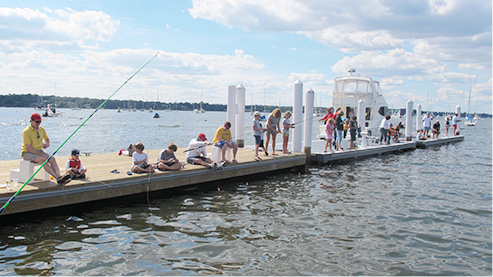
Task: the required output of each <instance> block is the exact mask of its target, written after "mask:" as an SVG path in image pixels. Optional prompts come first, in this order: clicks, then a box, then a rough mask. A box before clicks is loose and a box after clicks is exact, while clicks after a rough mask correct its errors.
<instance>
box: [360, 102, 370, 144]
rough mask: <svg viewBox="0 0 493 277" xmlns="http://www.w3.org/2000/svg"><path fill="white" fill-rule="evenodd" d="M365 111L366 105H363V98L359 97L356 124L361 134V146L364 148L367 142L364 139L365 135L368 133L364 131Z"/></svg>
mask: <svg viewBox="0 0 493 277" xmlns="http://www.w3.org/2000/svg"><path fill="white" fill-rule="evenodd" d="M365 113H366V106H365V101H363V99H360V100H359V101H358V126H359V128H360V130H361V131H360V134H361V148H366V147H367V146H368V142H367V141H366V135H367V134H368V133H367V132H366V124H365V122H366V120H365V117H366V116H365Z"/></svg>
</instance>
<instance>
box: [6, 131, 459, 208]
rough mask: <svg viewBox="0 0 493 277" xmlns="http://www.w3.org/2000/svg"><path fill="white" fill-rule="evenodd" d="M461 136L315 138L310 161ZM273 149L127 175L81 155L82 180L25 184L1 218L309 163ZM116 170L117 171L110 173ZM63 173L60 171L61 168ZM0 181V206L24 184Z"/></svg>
mask: <svg viewBox="0 0 493 277" xmlns="http://www.w3.org/2000/svg"><path fill="white" fill-rule="evenodd" d="M463 140H464V136H454V137H444V138H439V139H429V140H426V141H401V142H400V143H392V144H390V145H372V146H368V147H366V148H358V149H354V150H350V149H348V150H345V151H337V152H335V153H333V154H332V153H324V152H323V146H324V145H325V141H322V140H319V141H313V142H312V153H311V156H310V158H311V160H310V163H311V164H314V165H325V164H335V163H340V162H345V161H351V160H359V159H363V158H369V157H375V156H379V155H384V154H390V153H396V152H402V151H412V150H414V149H416V148H421V147H431V146H438V145H444V144H449V143H454V142H459V141H463ZM208 148H209V147H208ZM277 149H280V148H277ZM184 150H185V149H184V148H179V149H178V151H177V152H176V153H175V154H176V156H177V158H178V159H179V160H180V161H185V159H186V158H185V153H184ZM208 150H210V149H208ZM320 150H322V151H320ZM160 151H161V149H155V150H145V152H146V153H147V154H148V156H149V161H150V163H154V162H155V161H156V158H157V156H158V154H159V152H160ZM82 152H84V151H82ZM277 153H279V155H278V156H272V155H269V156H265V155H264V154H263V153H262V152H259V156H260V157H261V158H262V159H263V160H262V161H258V162H257V161H255V160H254V159H253V149H251V148H240V149H239V150H238V154H237V160H238V163H235V164H229V165H227V166H226V167H225V168H223V169H222V170H213V169H208V168H205V167H203V166H199V165H189V164H187V165H185V167H184V168H183V169H182V170H179V171H159V170H156V172H155V173H150V174H136V173H132V175H127V172H129V171H130V168H131V164H132V158H131V157H130V156H119V155H118V153H94V154H91V155H88V156H81V161H82V165H83V166H84V168H87V169H88V172H87V178H86V179H77V180H72V181H71V182H70V183H68V184H67V185H65V186H58V185H57V184H56V182H55V181H54V180H52V181H40V182H32V183H29V184H27V185H26V186H25V187H24V189H23V190H22V192H21V193H19V194H18V195H17V197H16V198H15V200H14V201H13V202H12V203H11V204H10V205H9V206H8V207H7V208H6V209H5V210H4V211H3V212H2V213H1V214H0V216H8V215H13V214H18V213H26V212H32V211H39V210H41V209H47V208H59V207H64V206H69V205H75V204H83V203H89V202H93V201H101V200H105V199H112V198H118V197H125V196H132V195H139V194H144V193H150V192H156V191H164V190H167V189H172V188H178V187H187V186H192V185H195V186H200V185H201V184H205V183H209V182H227V181H228V180H232V179H242V178H243V179H245V180H246V181H248V180H249V179H248V178H251V177H252V176H255V175H257V176H258V175H263V174H272V173H273V172H276V171H283V170H295V169H300V170H303V169H304V167H305V166H306V165H307V158H306V155H305V154H296V153H292V154H289V155H282V154H280V152H277ZM68 158H69V157H68V156H60V157H56V159H57V162H58V165H59V166H60V167H61V168H63V167H64V165H65V162H66V161H67V159H68ZM19 161H20V160H19V159H18V160H9V161H0V180H5V179H7V178H8V177H9V175H10V170H11V169H16V168H18V167H19ZM115 170H116V171H118V172H119V173H111V172H112V171H115ZM64 171H65V170H64V169H62V172H64ZM2 185H3V186H2ZM2 185H0V205H2V206H3V205H4V204H5V203H6V202H7V201H8V199H9V198H10V197H11V196H12V195H13V194H14V193H15V192H16V191H17V190H18V189H19V188H20V186H22V184H20V183H19V185H18V187H13V188H12V189H13V190H12V191H8V190H7V189H6V188H5V185H4V184H2Z"/></svg>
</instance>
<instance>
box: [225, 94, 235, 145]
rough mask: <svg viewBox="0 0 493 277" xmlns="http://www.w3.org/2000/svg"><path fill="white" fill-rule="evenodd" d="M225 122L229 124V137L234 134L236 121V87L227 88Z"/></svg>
mask: <svg viewBox="0 0 493 277" xmlns="http://www.w3.org/2000/svg"><path fill="white" fill-rule="evenodd" d="M226 120H227V121H229V122H231V129H230V130H231V135H232V136H233V135H234V134H236V133H235V129H236V126H235V123H236V122H235V121H236V87H235V86H228V113H227V117H226Z"/></svg>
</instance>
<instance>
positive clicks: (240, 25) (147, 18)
mask: <svg viewBox="0 0 493 277" xmlns="http://www.w3.org/2000/svg"><path fill="white" fill-rule="evenodd" d="M0 3H1V4H0V94H9V93H14V94H24V93H38V94H42V95H53V94H55V92H56V95H57V96H84V97H91V98H101V99H103V98H106V97H107V96H109V95H110V94H111V93H112V92H114V91H115V90H116V89H117V88H118V87H119V86H120V85H121V84H122V83H123V82H124V81H125V80H126V79H127V78H128V77H129V76H130V75H131V74H132V73H133V72H134V71H135V70H136V69H137V68H138V67H140V66H141V65H142V64H144V63H145V62H146V61H147V60H148V59H150V58H151V57H152V56H153V55H154V54H155V53H156V52H157V51H159V53H160V54H159V55H158V56H157V58H156V59H155V60H154V61H153V62H152V63H151V64H149V66H148V67H146V68H145V69H144V70H143V71H142V72H141V73H139V75H137V76H136V77H135V78H134V79H133V80H132V81H131V82H130V83H129V84H128V85H127V86H126V87H124V89H122V90H121V91H120V92H118V94H116V95H115V97H114V98H115V99H133V100H144V101H153V100H156V99H157V97H158V91H159V100H160V101H163V102H174V101H178V102H182V101H183V102H185V101H188V102H195V101H197V102H198V101H200V100H201V99H203V101H205V102H209V103H222V104H225V103H226V102H227V87H228V86H230V85H237V84H239V83H241V84H243V85H244V86H245V88H246V91H247V104H251V103H252V102H253V103H254V104H257V105H263V104H265V103H266V104H268V105H278V104H281V105H291V104H292V98H293V96H292V94H293V83H294V82H295V81H296V79H300V80H301V81H302V82H303V84H304V90H305V91H306V90H307V89H309V88H312V89H313V90H314V91H315V95H316V96H315V101H316V104H317V105H323V106H328V105H330V104H331V101H332V97H331V93H332V89H333V80H334V78H335V77H336V76H340V75H343V74H345V72H346V71H347V69H348V68H349V67H352V68H355V69H356V70H357V71H356V72H357V73H359V74H361V75H368V76H371V77H373V78H374V79H377V80H379V81H381V84H382V89H383V93H384V96H385V98H386V99H387V102H388V103H389V106H390V107H391V108H404V107H405V102H406V101H407V100H409V99H410V100H413V101H414V103H415V105H417V104H421V105H422V106H423V110H428V109H431V110H439V111H453V110H454V108H455V106H456V105H458V104H459V105H461V106H462V111H466V110H467V99H468V96H469V90H470V89H471V84H472V101H471V111H472V112H485V113H491V112H492V105H491V104H492V80H491V78H492V35H491V32H492V27H491V23H492V17H491V16H492V6H491V0H475V1H468V0H406V1H395V0H379V1H378V0H244V1H241V0H196V1H184V0H167V1H158V0H156V1H151V0H145V1H144V0H141V1H138V0H126V1H116V0H115V1H110V0H106V1H105V0H97V1H90V0H85V1H75V0H74V1H67V0H65V1H57V0H44V1H35V0H33V1H22V0H19V1H1V2H0Z"/></svg>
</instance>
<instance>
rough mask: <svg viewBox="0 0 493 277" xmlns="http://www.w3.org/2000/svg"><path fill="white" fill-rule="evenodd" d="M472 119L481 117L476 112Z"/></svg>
mask: <svg viewBox="0 0 493 277" xmlns="http://www.w3.org/2000/svg"><path fill="white" fill-rule="evenodd" d="M473 119H474V120H478V119H481V117H480V116H479V115H478V114H475V115H474V118H473Z"/></svg>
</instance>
